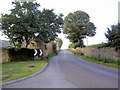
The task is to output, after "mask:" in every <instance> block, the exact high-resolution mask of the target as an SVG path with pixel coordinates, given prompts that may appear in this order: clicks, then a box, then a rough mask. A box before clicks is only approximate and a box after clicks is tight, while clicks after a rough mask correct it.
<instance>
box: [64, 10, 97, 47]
mask: <svg viewBox="0 0 120 90" xmlns="http://www.w3.org/2000/svg"><path fill="white" fill-rule="evenodd" d="M64 23H65V24H64V28H63V29H64V30H63V33H64V34H67V35H68V36H67V38H68V39H69V40H70V41H71V42H72V43H75V46H76V47H80V46H83V45H84V44H83V40H82V39H83V38H86V36H90V37H92V36H94V35H95V30H96V27H95V25H94V24H93V23H92V22H90V17H89V15H88V14H87V13H86V12H83V11H76V12H74V13H69V14H68V15H67V16H66V17H65V20H64Z"/></svg>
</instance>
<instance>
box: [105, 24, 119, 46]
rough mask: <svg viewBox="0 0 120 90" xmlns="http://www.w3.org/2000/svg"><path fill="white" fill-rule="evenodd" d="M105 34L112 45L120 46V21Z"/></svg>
mask: <svg viewBox="0 0 120 90" xmlns="http://www.w3.org/2000/svg"><path fill="white" fill-rule="evenodd" d="M105 36H106V38H108V41H109V43H110V46H112V47H116V48H120V23H118V24H117V25H112V26H111V29H110V28H108V31H107V32H106V33H105Z"/></svg>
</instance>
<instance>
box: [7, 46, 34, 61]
mask: <svg viewBox="0 0 120 90" xmlns="http://www.w3.org/2000/svg"><path fill="white" fill-rule="evenodd" d="M32 54H33V49H27V48H21V49H17V51H16V49H15V48H9V49H8V55H9V60H10V61H11V62H13V61H28V60H33V59H34V56H33V55H32Z"/></svg>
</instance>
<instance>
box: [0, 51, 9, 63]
mask: <svg viewBox="0 0 120 90" xmlns="http://www.w3.org/2000/svg"><path fill="white" fill-rule="evenodd" d="M0 54H2V55H1V56H2V57H1V59H0V63H3V62H8V58H9V56H8V50H7V49H0Z"/></svg>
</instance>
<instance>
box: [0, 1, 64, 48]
mask: <svg viewBox="0 0 120 90" xmlns="http://www.w3.org/2000/svg"><path fill="white" fill-rule="evenodd" d="M12 4H13V5H14V9H11V10H10V11H11V13H10V14H4V15H2V30H1V31H2V33H4V34H5V35H7V36H8V38H9V39H10V43H12V44H13V45H14V46H15V47H19V48H20V47H21V46H22V44H23V42H25V43H26V44H25V46H26V47H27V46H28V44H29V43H30V40H31V39H34V38H35V37H37V38H38V40H37V41H44V42H50V41H52V40H55V38H56V36H57V34H56V33H60V32H61V29H60V28H62V25H63V19H62V16H63V15H62V14H60V15H56V14H55V13H54V10H49V9H43V11H40V10H38V7H40V5H39V4H38V3H36V2H12Z"/></svg>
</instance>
